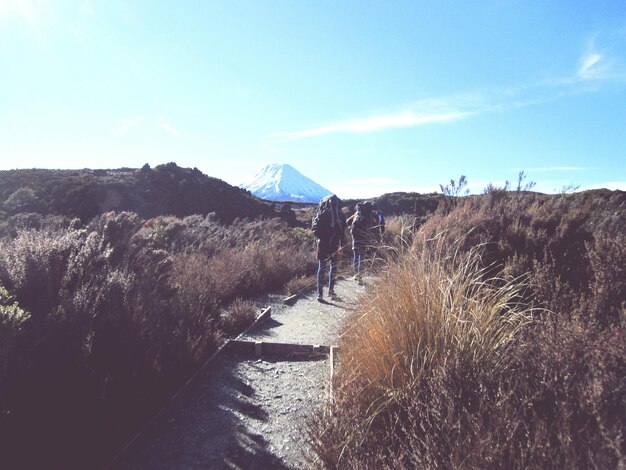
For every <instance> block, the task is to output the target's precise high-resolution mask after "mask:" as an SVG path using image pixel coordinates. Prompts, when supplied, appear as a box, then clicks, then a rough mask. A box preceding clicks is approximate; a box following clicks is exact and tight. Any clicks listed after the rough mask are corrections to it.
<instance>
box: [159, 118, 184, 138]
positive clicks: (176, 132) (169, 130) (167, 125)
mask: <svg viewBox="0 0 626 470" xmlns="http://www.w3.org/2000/svg"><path fill="white" fill-rule="evenodd" d="M158 125H159V127H160V128H161V129H163V130H164V131H165V132H167V133H168V134H170V135H173V136H174V137H180V136H181V135H183V133H182V132H181V131H179V130H178V129H176V128H175V127H174V126H172V125H170V123H169V122H166V121H159V123H158Z"/></svg>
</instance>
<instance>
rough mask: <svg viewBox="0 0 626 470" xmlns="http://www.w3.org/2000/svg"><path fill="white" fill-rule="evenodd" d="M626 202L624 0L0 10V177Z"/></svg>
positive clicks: (14, 4) (1, 0)
mask: <svg viewBox="0 0 626 470" xmlns="http://www.w3.org/2000/svg"><path fill="white" fill-rule="evenodd" d="M170 161H174V162H176V163H177V164H178V165H180V166H186V167H197V168H199V169H200V170H201V171H203V172H204V173H206V174H208V175H210V176H215V177H218V178H221V179H224V180H225V181H227V182H229V183H231V184H237V183H240V182H242V181H243V180H244V179H245V178H246V177H247V176H248V175H249V174H252V173H254V172H255V171H256V170H257V169H258V168H259V167H261V166H263V165H265V164H268V163H289V164H291V165H293V166H294V167H295V168H296V169H298V170H299V171H301V172H302V173H303V174H305V175H306V176H309V177H310V178H312V179H313V180H315V181H316V182H318V183H320V184H322V185H323V186H325V187H327V188H328V189H330V190H331V191H333V192H335V193H337V194H338V195H339V196H340V197H368V196H377V195H379V194H382V193H384V192H389V191H419V192H429V191H436V190H438V187H439V184H440V183H446V182H447V181H449V180H450V179H451V178H454V179H457V178H458V177H459V176H460V175H466V176H467V178H468V180H469V183H470V187H471V189H472V190H473V191H474V192H480V191H481V190H482V189H483V188H485V187H486V186H487V184H489V183H490V182H491V183H493V184H496V185H501V184H503V182H504V181H505V180H513V181H515V180H516V179H517V174H518V172H519V171H520V170H524V171H525V172H526V173H527V175H528V180H531V181H535V182H536V183H537V186H536V189H538V190H540V191H543V192H558V191H560V190H561V189H562V188H563V187H566V186H569V185H573V186H579V187H580V189H581V190H582V189H588V188H595V187H608V188H611V189H618V188H619V189H623V190H626V2H625V1H624V0H611V1H609V0H594V1H587V0H568V1H558V0H554V1H543V0H542V1H533V0H525V1H516V0H480V1H467V2H459V1H446V0H438V1H434V0H432V1H423V0H412V1H406V2H400V1H391V0H387V1H365V0H363V1H332V2H331V1H322V0H318V1H304V0H302V1H297V0H284V1H279V0H267V1H265V0H254V1H237V0H226V1H210V0H203V1H177V2H174V1H168V2H166V1H154V0H152V1H147V0H137V1H118V0H107V1H96V0H77V1H69V0H67V1H63V0H59V1H55V0H0V169H12V168H33V167H37V168H118V167H123V166H124V167H134V168H138V167H141V166H142V165H143V164H145V163H149V164H150V165H151V166H155V165H157V164H160V163H167V162H170Z"/></svg>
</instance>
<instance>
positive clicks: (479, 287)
mask: <svg viewBox="0 0 626 470" xmlns="http://www.w3.org/2000/svg"><path fill="white" fill-rule="evenodd" d="M479 266H480V251H479V250H472V251H471V252H470V253H469V255H467V256H463V259H462V260H459V259H452V258H448V257H446V256H445V255H443V254H442V253H441V251H440V250H439V249H437V248H436V247H435V248H434V249H427V250H423V251H421V252H420V253H419V254H416V255H415V256H412V257H408V258H405V259H404V260H403V261H402V262H401V263H400V264H399V265H396V266H394V267H393V268H392V269H391V270H389V271H388V273H387V274H386V275H385V277H383V279H381V280H380V281H379V282H378V283H377V284H376V285H375V286H374V288H373V289H372V292H370V294H369V295H368V296H367V297H366V298H365V300H364V302H363V303H362V304H361V306H360V308H359V314H360V316H359V317H358V319H357V320H356V321H355V324H354V326H352V327H351V329H350V330H348V331H347V333H346V334H345V335H344V342H343V347H344V349H345V351H344V352H342V361H343V362H344V363H345V368H346V369H347V370H357V371H358V375H359V378H360V380H363V381H364V382H366V383H367V384H368V388H371V389H376V390H380V391H382V392H383V393H387V392H388V391H390V390H394V389H397V388H402V387H405V386H407V385H409V384H411V383H412V382H414V381H415V380H419V378H420V377H421V376H422V374H423V373H424V372H425V371H427V370H430V369H432V368H436V367H439V366H440V365H441V364H444V363H445V361H446V358H447V357H448V356H449V354H450V352H451V351H455V353H459V354H461V355H462V356H463V357H466V358H467V360H468V361H469V362H472V363H477V362H484V361H487V362H490V363H492V364H494V365H497V364H499V363H500V362H502V361H504V360H506V351H507V350H508V346H509V345H510V344H511V343H512V342H513V340H514V338H515V336H516V334H517V332H518V331H519V328H520V326H521V325H523V324H524V322H526V321H528V319H529V318H530V314H531V311H530V310H529V309H528V307H526V306H525V305H523V304H521V303H520V302H519V299H520V294H521V291H522V290H523V286H522V285H521V283H520V282H519V280H509V281H505V280H502V279H496V278H487V277H486V275H485V274H486V270H485V269H481V268H480V267H479ZM357 365H358V367H357Z"/></svg>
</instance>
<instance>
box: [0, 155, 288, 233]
mask: <svg viewBox="0 0 626 470" xmlns="http://www.w3.org/2000/svg"><path fill="white" fill-rule="evenodd" d="M111 210H114V211H132V212H136V213H137V214H139V216H140V217H143V218H147V219H148V218H152V217H156V216H159V215H174V216H176V217H181V218H182V217H186V216H188V215H194V214H200V215H207V214H208V213H210V212H214V213H215V216H216V217H217V219H218V220H221V221H223V222H226V223H230V222H232V221H233V220H234V219H235V218H237V217H239V218H245V217H248V218H250V219H256V218H258V217H266V218H272V217H278V216H279V214H278V213H277V212H275V211H274V210H273V209H272V208H271V207H270V206H269V205H268V204H267V203H264V202H263V201H260V200H258V199H257V198H255V197H253V196H251V195H250V194H248V193H247V192H245V191H243V190H242V189H240V188H238V187H234V186H231V185H230V184H228V183H226V182H224V181H222V180H220V179H217V178H212V177H210V176H207V175H205V174H203V173H202V172H201V171H199V170H198V169H196V168H193V169H191V168H181V167H179V166H177V165H176V164H175V163H167V164H165V165H159V166H157V167H155V168H150V166H148V165H144V167H143V168H141V169H133V168H120V169H111V170H90V169H84V170H43V169H31V170H9V171H0V220H1V219H2V216H3V215H4V216H11V215H13V214H16V213H19V212H23V213H26V212H35V213H39V214H41V215H48V214H51V215H63V216H66V217H70V218H74V217H78V218H80V219H81V220H82V221H83V222H87V221H89V220H91V219H92V218H93V217H95V216H97V215H99V214H101V213H103V212H106V211H111Z"/></svg>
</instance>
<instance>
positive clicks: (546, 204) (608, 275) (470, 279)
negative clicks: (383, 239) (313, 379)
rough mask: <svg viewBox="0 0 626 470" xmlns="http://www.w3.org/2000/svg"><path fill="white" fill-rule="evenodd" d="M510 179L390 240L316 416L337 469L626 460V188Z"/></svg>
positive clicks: (317, 434) (325, 454)
mask: <svg viewBox="0 0 626 470" xmlns="http://www.w3.org/2000/svg"><path fill="white" fill-rule="evenodd" d="M508 189H509V188H507V187H505V188H494V187H490V188H489V189H488V191H487V192H486V193H485V194H483V195H480V196H467V197H458V195H452V196H450V195H448V197H447V198H446V200H445V202H444V203H443V204H441V205H440V208H439V209H438V210H437V212H436V213H435V214H434V215H433V216H432V217H431V218H430V219H429V220H428V221H427V222H426V223H425V224H424V225H423V226H422V227H421V228H420V229H419V230H418V231H417V232H415V233H414V234H413V235H412V236H402V237H399V238H398V237H397V236H396V240H397V239H402V240H405V242H404V243H403V244H401V245H397V244H396V245H394V244H392V243H388V244H387V245H388V246H389V247H390V249H388V250H387V251H388V254H387V255H385V256H381V258H385V260H386V261H387V262H386V263H383V266H382V268H380V271H379V279H378V281H376V282H375V283H374V284H373V285H372V286H370V288H369V289H368V291H367V293H366V295H365V296H364V297H363V299H362V302H361V305H360V307H359V308H358V309H357V310H356V311H355V312H354V314H353V315H352V318H351V319H350V320H349V321H348V322H347V326H346V328H345V331H344V333H343V336H342V340H341V342H340V344H339V346H340V363H339V365H338V374H337V375H336V377H335V382H334V384H333V390H334V392H335V393H334V400H333V402H332V403H331V404H330V405H329V406H328V407H327V408H325V409H324V410H322V411H321V412H320V413H319V415H318V416H316V418H315V419H314V420H313V421H312V423H311V429H310V437H311V439H312V442H313V445H314V447H315V449H316V451H317V454H318V456H319V457H320V461H321V463H322V464H323V465H324V466H326V467H328V468H394V469H396V468H622V467H624V466H625V465H626V437H625V436H624V429H626V324H625V321H626V318H625V315H626V314H625V308H626V276H625V275H624V274H625V273H624V270H625V269H626V248H625V247H626V240H625V238H626V217H625V210H626V194H625V193H623V192H620V191H613V192H611V191H606V190H598V191H588V192H582V193H575V194H560V195H551V196H548V195H541V194H536V193H530V192H527V191H524V190H523V188H518V191H510V190H508ZM388 225H389V226H390V227H394V226H395V225H398V221H393V223H392V224H388ZM402 225H406V224H399V225H398V226H399V227H401V226H402ZM401 232H402V230H401V229H398V228H396V229H392V233H396V234H398V233H401ZM390 236H392V235H390Z"/></svg>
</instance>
